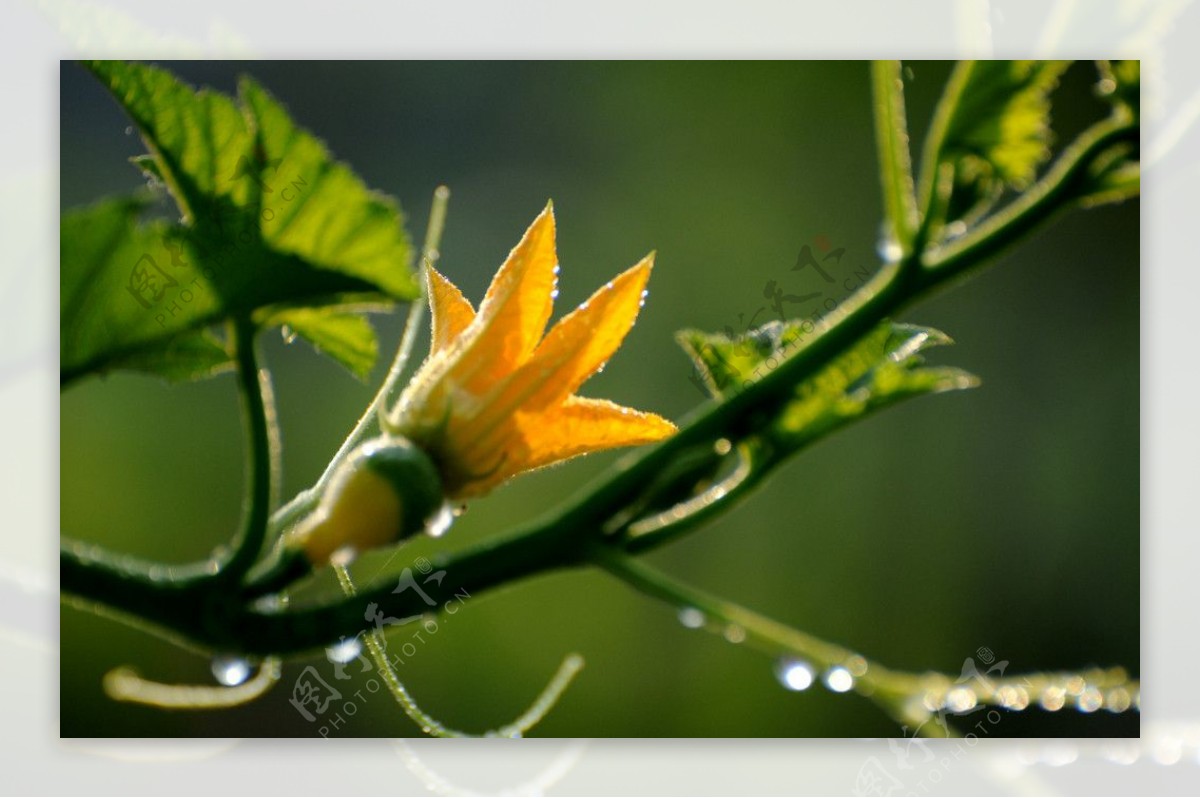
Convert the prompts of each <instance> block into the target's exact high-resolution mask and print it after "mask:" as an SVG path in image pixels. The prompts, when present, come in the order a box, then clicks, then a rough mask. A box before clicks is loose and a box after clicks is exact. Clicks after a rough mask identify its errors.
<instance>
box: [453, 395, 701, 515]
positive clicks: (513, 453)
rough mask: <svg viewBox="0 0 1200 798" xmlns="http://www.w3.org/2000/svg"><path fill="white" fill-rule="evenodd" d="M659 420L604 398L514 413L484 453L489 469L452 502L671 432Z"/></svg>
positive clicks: (574, 400) (664, 421)
mask: <svg viewBox="0 0 1200 798" xmlns="http://www.w3.org/2000/svg"><path fill="white" fill-rule="evenodd" d="M676 431H677V430H676V427H675V425H674V424H672V423H671V422H670V421H668V420H667V419H665V418H663V417H662V416H658V415H655V414H654V413H644V412H642V411H640V410H634V409H633V408H629V407H622V406H621V405H618V404H615V403H613V402H610V401H608V400H606V399H587V398H584V397H582V396H571V397H569V398H568V399H567V400H566V401H565V402H563V403H562V404H561V405H559V406H558V407H555V408H553V409H551V410H547V411H544V412H541V413H518V414H517V415H515V416H513V417H512V418H510V419H509V420H508V422H507V423H506V424H505V429H504V435H503V437H501V438H498V439H497V443H498V444H499V445H498V446H497V447H496V449H495V450H494V451H493V452H492V453H490V458H491V461H492V468H491V469H490V470H489V471H487V472H486V473H480V474H478V475H476V476H475V477H474V478H472V479H468V480H466V481H465V482H464V484H461V485H457V486H455V487H454V489H453V490H452V493H453V496H452V498H455V499H459V498H469V497H471V496H481V495H483V494H485V493H487V492H488V491H490V490H492V489H493V488H495V487H496V486H498V485H500V484H501V483H503V482H506V481H508V480H509V479H511V478H512V477H515V476H517V475H518V474H521V473H523V472H525V471H530V470H533V469H535V468H543V467H545V466H548V465H553V464H554V463H560V462H562V461H564V460H569V459H570V458H572V457H577V456H579V455H583V454H588V453H590V452H599V451H604V450H605V449H616V448H619V447H622V446H639V445H641V444H645V443H653V442H655V441H660V440H662V439H663V438H667V437H670V436H671V435H673V434H675V432H676Z"/></svg>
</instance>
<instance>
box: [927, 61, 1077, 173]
mask: <svg viewBox="0 0 1200 798" xmlns="http://www.w3.org/2000/svg"><path fill="white" fill-rule="evenodd" d="M1070 64H1071V62H1070V61H963V62H960V63H959V65H958V66H957V67H956V69H955V72H954V75H953V76H951V78H950V83H949V85H948V86H947V88H946V94H945V96H944V97H943V99H942V104H941V105H940V107H939V110H938V116H939V117H940V118H939V119H938V120H937V123H936V124H937V125H938V126H940V128H941V130H942V134H941V137H940V141H939V142H938V156H937V158H938V160H939V162H956V161H961V160H964V159H965V160H974V161H977V162H978V163H976V164H975V169H976V171H979V172H994V174H995V176H996V177H997V179H999V180H1001V181H1003V182H1004V183H1007V184H1008V185H1010V186H1012V187H1014V188H1017V189H1020V188H1024V187H1026V186H1028V185H1029V184H1030V183H1032V182H1033V180H1034V178H1035V177H1036V176H1037V170H1038V167H1040V166H1041V165H1042V164H1043V163H1045V161H1046V160H1047V159H1048V158H1049V157H1050V96H1049V95H1050V92H1051V90H1052V89H1053V88H1054V87H1055V86H1056V85H1058V79H1059V76H1061V75H1062V73H1063V71H1064V70H1066V68H1067V67H1068V66H1070ZM982 164H986V165H987V167H988V169H987V170H984V169H982V167H981V165H982ZM985 193H986V192H985Z"/></svg>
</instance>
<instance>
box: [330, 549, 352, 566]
mask: <svg viewBox="0 0 1200 798" xmlns="http://www.w3.org/2000/svg"><path fill="white" fill-rule="evenodd" d="M356 557H358V549H356V548H354V547H353V546H342V547H341V548H340V549H338V550H337V551H335V552H334V553H333V554H330V555H329V564H330V565H340V566H342V567H343V568H345V567H346V566H348V565H350V563H352V562H354V560H355V558H356Z"/></svg>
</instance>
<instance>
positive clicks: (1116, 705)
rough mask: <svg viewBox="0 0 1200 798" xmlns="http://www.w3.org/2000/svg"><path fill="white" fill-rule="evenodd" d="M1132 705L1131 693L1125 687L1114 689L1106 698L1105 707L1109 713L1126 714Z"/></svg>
mask: <svg viewBox="0 0 1200 798" xmlns="http://www.w3.org/2000/svg"><path fill="white" fill-rule="evenodd" d="M1131 703H1132V702H1131V701H1130V700H1129V691H1128V690H1126V689H1125V688H1124V687H1114V688H1113V689H1112V690H1109V691H1108V695H1107V696H1105V697H1104V706H1105V707H1107V708H1108V711H1109V712H1125V711H1126V710H1128V709H1129V705H1130V704H1131Z"/></svg>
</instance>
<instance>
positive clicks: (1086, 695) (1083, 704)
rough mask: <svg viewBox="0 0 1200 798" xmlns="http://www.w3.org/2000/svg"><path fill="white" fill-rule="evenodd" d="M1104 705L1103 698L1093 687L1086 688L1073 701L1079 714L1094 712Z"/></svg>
mask: <svg viewBox="0 0 1200 798" xmlns="http://www.w3.org/2000/svg"><path fill="white" fill-rule="evenodd" d="M1103 705H1104V696H1103V695H1101V694H1100V691H1099V690H1097V689H1096V688H1095V687H1086V688H1084V690H1083V692H1082V693H1080V694H1079V698H1077V699H1075V706H1076V707H1078V708H1079V711H1080V712H1095V711H1096V710H1097V709H1099V708H1100V707H1102V706H1103Z"/></svg>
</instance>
